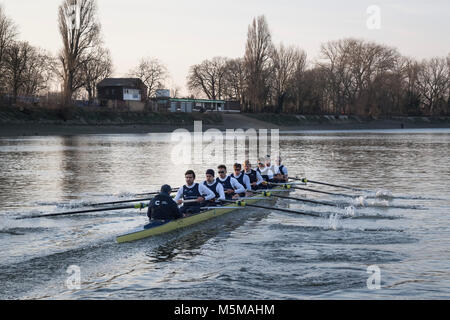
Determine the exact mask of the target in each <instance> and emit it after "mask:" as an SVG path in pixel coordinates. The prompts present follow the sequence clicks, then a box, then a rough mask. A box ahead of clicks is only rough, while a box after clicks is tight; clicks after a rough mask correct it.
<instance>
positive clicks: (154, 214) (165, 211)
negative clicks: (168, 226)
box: [147, 193, 183, 220]
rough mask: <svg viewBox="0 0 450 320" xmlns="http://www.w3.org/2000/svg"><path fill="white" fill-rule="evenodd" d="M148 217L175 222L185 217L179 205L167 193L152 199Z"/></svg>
mask: <svg viewBox="0 0 450 320" xmlns="http://www.w3.org/2000/svg"><path fill="white" fill-rule="evenodd" d="M147 216H148V217H149V219H153V220H175V219H180V218H182V217H183V215H182V214H181V213H180V210H179V209H178V205H177V204H176V202H175V201H174V200H173V199H172V197H171V196H170V195H168V194H167V193H160V194H158V195H157V196H156V197H154V198H153V199H152V201H151V202H150V204H149V206H148V211H147Z"/></svg>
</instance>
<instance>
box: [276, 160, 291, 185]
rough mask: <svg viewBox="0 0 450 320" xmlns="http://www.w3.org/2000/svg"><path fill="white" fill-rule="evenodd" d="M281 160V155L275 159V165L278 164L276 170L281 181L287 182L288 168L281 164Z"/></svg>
mask: <svg viewBox="0 0 450 320" xmlns="http://www.w3.org/2000/svg"><path fill="white" fill-rule="evenodd" d="M282 162H283V160H282V159H281V157H279V158H278V160H277V165H278V171H279V172H280V176H281V179H280V180H281V181H282V182H289V173H288V169H287V168H286V167H285V166H284V165H283V163H282Z"/></svg>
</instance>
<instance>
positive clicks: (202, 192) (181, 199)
mask: <svg viewBox="0 0 450 320" xmlns="http://www.w3.org/2000/svg"><path fill="white" fill-rule="evenodd" d="M185 179H186V184H185V185H184V186H183V187H181V188H180V189H179V190H178V193H177V195H176V196H175V199H174V200H175V201H176V202H177V203H178V204H180V205H181V204H183V206H182V207H181V208H180V212H181V213H182V214H183V215H184V216H186V215H191V214H197V213H200V211H201V207H202V204H203V203H204V202H205V201H210V200H212V199H214V198H215V194H214V192H212V191H211V190H210V189H209V188H207V187H205V185H203V184H198V183H194V181H195V172H194V171H192V170H188V171H187V172H186V173H185Z"/></svg>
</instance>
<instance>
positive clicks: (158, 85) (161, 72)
mask: <svg viewBox="0 0 450 320" xmlns="http://www.w3.org/2000/svg"><path fill="white" fill-rule="evenodd" d="M129 75H130V76H131V77H136V78H139V79H141V80H142V82H143V83H144V84H145V85H146V86H147V88H148V90H147V96H148V98H150V97H154V96H155V94H156V90H158V89H162V88H163V87H164V85H165V82H166V81H167V78H168V76H169V73H168V71H167V67H166V66H165V65H164V64H163V63H162V62H161V61H159V60H158V59H156V58H143V59H141V62H140V63H139V65H138V66H137V67H136V68H134V69H133V70H130V72H129Z"/></svg>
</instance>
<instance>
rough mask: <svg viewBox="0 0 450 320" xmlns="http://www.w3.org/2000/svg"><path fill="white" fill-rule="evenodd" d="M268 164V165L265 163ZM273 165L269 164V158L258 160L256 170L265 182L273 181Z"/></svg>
mask: <svg viewBox="0 0 450 320" xmlns="http://www.w3.org/2000/svg"><path fill="white" fill-rule="evenodd" d="M267 164H269V165H267ZM274 170H275V169H274V168H273V166H271V165H270V158H269V161H267V159H265V160H262V159H260V160H259V161H258V170H257V171H258V172H259V173H260V174H261V176H262V178H263V179H264V181H265V182H274V177H275V172H274Z"/></svg>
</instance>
